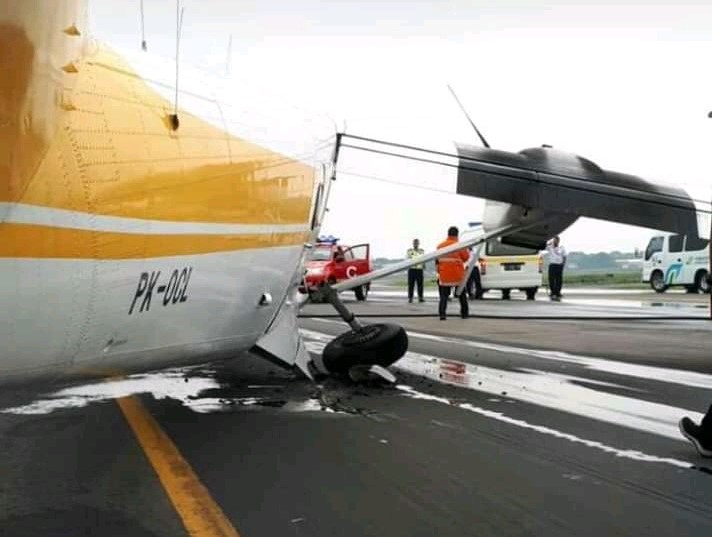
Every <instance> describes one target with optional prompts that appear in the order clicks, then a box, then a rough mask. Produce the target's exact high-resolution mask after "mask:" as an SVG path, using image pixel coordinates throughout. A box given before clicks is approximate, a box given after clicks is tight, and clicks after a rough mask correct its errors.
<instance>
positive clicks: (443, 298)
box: [438, 285, 450, 319]
mask: <svg viewBox="0 0 712 537" xmlns="http://www.w3.org/2000/svg"><path fill="white" fill-rule="evenodd" d="M438 292H439V293H440V302H439V303H438V313H439V314H440V318H441V319H444V318H445V316H446V315H447V299H448V298H449V297H450V286H448V285H439V286H438Z"/></svg>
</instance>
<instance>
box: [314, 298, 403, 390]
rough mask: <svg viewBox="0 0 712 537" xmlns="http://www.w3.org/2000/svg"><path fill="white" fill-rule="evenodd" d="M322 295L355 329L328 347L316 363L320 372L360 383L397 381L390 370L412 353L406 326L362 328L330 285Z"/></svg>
mask: <svg viewBox="0 0 712 537" xmlns="http://www.w3.org/2000/svg"><path fill="white" fill-rule="evenodd" d="M319 294H320V295H321V296H322V297H323V298H324V299H325V300H328V301H329V302H330V303H331V305H332V306H334V308H335V309H336V311H338V312H339V314H340V315H341V317H342V319H343V320H344V321H346V322H347V323H348V324H349V326H350V327H351V330H349V331H348V332H345V333H343V334H341V335H339V336H337V337H336V338H335V339H333V340H332V341H330V342H329V343H328V344H327V345H326V347H325V348H324V351H323V353H322V355H321V357H319V358H317V359H316V360H315V362H314V368H315V369H316V372H317V373H321V374H336V375H348V376H349V377H350V378H351V379H352V380H354V381H357V382H358V381H363V380H368V379H374V378H375V379H380V380H384V381H386V382H390V383H393V382H395V380H396V379H395V377H394V376H393V374H392V373H390V372H389V371H388V370H387V369H386V368H387V367H388V366H390V365H391V364H393V363H394V362H395V361H396V360H398V359H399V358H401V357H402V356H403V355H404V354H405V353H406V351H407V350H408V335H407V334H406V332H405V330H404V329H403V327H402V326H399V325H397V324H390V323H378V324H370V325H366V326H361V324H360V323H359V322H358V321H357V320H356V317H355V316H354V314H353V313H351V311H349V310H348V308H346V306H345V305H344V303H343V302H341V299H340V298H339V295H338V293H337V292H336V291H335V290H334V289H332V288H331V286H329V285H326V286H325V287H324V288H322V289H320V290H319Z"/></svg>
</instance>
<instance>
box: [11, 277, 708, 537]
mask: <svg viewBox="0 0 712 537" xmlns="http://www.w3.org/2000/svg"><path fill="white" fill-rule="evenodd" d="M374 291H377V289H374ZM566 295H567V296H566V298H565V301H564V302H562V303H550V302H548V301H544V300H542V301H536V302H534V303H529V302H526V301H524V300H517V299H516V297H515V299H513V300H512V301H510V302H509V303H505V302H502V301H499V300H486V301H482V302H479V301H478V302H476V303H473V304H472V311H473V312H489V313H492V314H493V315H506V314H508V313H512V312H514V311H515V310H516V313H517V314H518V315H520V316H527V315H531V316H534V317H541V316H547V315H556V316H560V315H561V313H562V312H569V313H570V314H571V316H572V317H573V316H586V315H588V316H595V315H596V314H597V313H600V312H608V313H609V314H611V315H613V314H615V315H623V316H633V315H635V314H636V313H640V312H641V311H644V312H645V313H646V314H648V313H650V314H651V315H652V314H653V313H652V312H656V313H654V315H658V316H659V318H658V319H657V320H653V321H637V320H632V319H614V320H606V321H601V320H596V319H588V320H579V319H574V320H563V321H551V320H545V319H544V320H542V319H538V318H537V319H530V320H526V319H525V320H510V319H505V318H500V319H478V318H473V319H467V320H462V319H459V318H457V317H455V316H452V317H451V318H450V319H448V321H446V322H440V321H438V320H437V319H434V318H431V317H414V318H405V319H401V322H402V323H403V324H404V326H406V327H407V328H408V330H409V338H410V351H409V353H408V355H407V356H406V357H405V358H403V359H402V360H401V361H399V362H398V363H397V364H396V365H395V366H394V367H393V372H394V373H395V374H396V376H397V378H398V382H397V385H395V386H389V387H384V386H363V385H353V384H350V383H347V382H345V381H339V380H335V379H328V380H326V381H323V382H320V383H318V384H314V383H312V382H310V381H308V380H305V379H302V378H299V377H298V376H296V375H295V374H293V373H292V372H289V371H284V370H282V369H279V368H277V367H274V366H272V365H271V364H269V363H268V362H265V361H264V360H262V359H259V358H257V357H255V356H251V355H245V356H241V357H238V358H237V359H235V360H232V361H230V362H226V363H222V364H207V365H205V366H201V367H197V368H191V369H177V370H168V371H160V372H155V373H149V374H144V375H134V376H131V377H128V378H115V379H111V380H103V381H96V380H95V381H84V382H75V383H72V384H70V385H67V384H66V383H59V382H44V383H42V384H35V385H33V386H31V387H28V386H24V387H17V386H15V387H10V388H3V390H2V391H0V409H1V410H0V450H2V453H3V457H2V458H1V459H0V475H1V476H2V479H0V536H3V537H4V536H9V535H13V536H14V535H53V536H54V535H62V536H64V535H72V536H75V535H106V536H113V535H132V536H134V535H135V536H144V535H145V536H168V535H188V534H189V531H192V532H193V533H192V534H194V535H235V534H239V535H245V536H263V535H265V536H275V535H280V536H281V535H287V536H290V535H297V536H307V535H309V536H321V535H329V536H333V535H345V536H352V535H353V536H357V535H358V536H363V535H374V536H376V535H378V536H384V535H387V536H391V535H393V536H420V535H422V536H426V535H427V536H429V537H431V536H433V535H438V536H440V535H443V536H448V535H458V536H461V535H477V536H483V535H493V536H494V535H497V536H502V535H505V536H509V535H517V536H519V535H547V536H552V535H554V536H555V535H562V536H564V535H565V536H567V537H568V536H571V535H596V536H600V535H675V536H681V535H700V536H706V535H710V534H712V460H709V459H703V458H701V457H699V456H698V455H697V453H696V452H695V451H694V449H693V448H692V446H691V445H690V444H688V443H687V442H686V441H684V440H683V439H682V438H681V437H680V435H679V433H678V431H677V420H678V419H679V418H680V417H681V416H682V415H690V416H692V417H693V418H694V419H696V420H697V419H699V418H700V416H701V412H704V410H706V408H707V406H708V405H709V404H711V403H712V356H710V348H712V347H711V346H710V342H711V341H712V322H705V321H703V320H693V321H669V320H666V319H664V318H663V317H664V315H665V314H669V313H670V312H673V314H674V312H677V311H678V310H682V311H683V312H685V314H687V313H688V312H694V313H690V314H691V315H698V316H700V317H701V316H704V315H705V314H706V312H705V310H704V309H703V308H697V307H695V305H696V303H700V304H702V305H704V300H706V299H708V297H703V296H701V295H700V297H699V298H698V299H690V298H689V297H685V295H680V296H682V297H683V298H679V299H678V297H677V295H673V294H671V295H667V297H666V298H667V299H668V300H670V301H671V302H674V305H670V306H655V305H651V304H650V302H649V301H654V300H657V299H659V297H655V296H652V297H651V296H649V295H650V294H642V295H639V296H638V298H637V299H633V298H630V297H628V295H626V298H621V297H620V296H615V297H614V296H613V295H612V294H605V293H602V294H601V296H598V295H596V296H595V297H594V298H595V299H596V300H625V301H628V302H631V303H626V304H618V303H608V302H604V303H603V304H600V303H599V304H588V305H586V304H580V303H577V302H575V300H576V298H575V297H574V295H572V294H569V293H567V294H566ZM569 297H571V298H569ZM670 297H672V299H671V298H670ZM584 299H585V297H582V298H581V300H584ZM673 299H675V300H673ZM688 300H689V301H690V302H689V303H688V302H686V301H688ZM349 305H351V306H354V309H358V310H359V311H364V312H369V313H372V314H383V315H396V314H398V313H399V312H406V313H408V312H410V313H428V312H432V310H433V308H434V306H435V303H434V301H433V300H429V301H428V302H426V303H425V304H414V305H408V304H403V301H402V299H401V298H399V297H398V296H395V295H394V296H389V295H387V294H380V295H379V293H378V292H375V293H373V294H372V296H371V297H369V301H367V303H365V304H356V303H355V302H353V301H350V300H349ZM456 306H457V303H456V302H453V303H452V304H451V305H450V310H451V312H452V313H453V314H454V313H456ZM326 312H330V310H329V306H326V305H310V306H307V307H306V308H304V313H305V314H320V313H326ZM522 312H524V313H522ZM367 321H368V322H376V321H377V319H372V318H369V319H367ZM301 326H302V331H303V335H304V338H305V341H306V343H307V346H308V349H309V350H310V351H311V352H320V351H321V349H322V348H323V346H324V345H325V344H326V343H327V342H328V341H329V340H330V338H331V337H333V336H334V335H336V334H338V333H340V332H342V331H344V329H345V326H344V325H343V324H342V323H340V322H338V321H335V320H333V319H306V318H305V319H302V320H301Z"/></svg>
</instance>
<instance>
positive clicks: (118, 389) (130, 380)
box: [0, 368, 220, 414]
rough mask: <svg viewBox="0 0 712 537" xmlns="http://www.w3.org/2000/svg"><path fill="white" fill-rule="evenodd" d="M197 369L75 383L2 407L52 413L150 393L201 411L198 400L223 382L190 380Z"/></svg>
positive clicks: (10, 410)
mask: <svg viewBox="0 0 712 537" xmlns="http://www.w3.org/2000/svg"><path fill="white" fill-rule="evenodd" d="M195 371H196V369H195V368H176V369H167V370H165V371H160V372H157V373H147V374H142V375H132V376H130V377H125V378H119V379H115V380H108V381H105V382H94V383H90V384H82V385H80V386H72V387H70V388H65V389H63V390H59V391H57V392H55V393H53V394H50V395H48V396H46V397H44V398H42V399H39V400H37V401H35V402H33V403H30V404H28V405H23V406H18V407H12V408H5V409H2V410H0V412H2V413H6V414H49V413H50V412H54V411H55V410H60V409H65V408H81V407H85V406H87V405H88V404H91V403H100V402H103V401H109V400H112V399H119V398H121V397H129V396H131V395H136V394H141V393H150V394H152V395H153V397H155V398H156V399H167V398H170V399H176V400H178V401H180V402H181V403H183V404H184V405H186V406H189V407H190V406H191V405H192V404H193V403H194V402H195V403H196V408H194V410H196V411H198V412H200V411H201V408H200V405H202V404H203V403H206V401H205V400H203V401H199V400H196V398H197V397H198V394H199V393H200V392H202V391H204V390H208V389H211V388H218V387H219V386H220V385H219V384H218V383H217V382H216V381H215V380H214V379H213V378H210V377H207V376H191V377H190V378H189V380H188V381H187V382H186V375H187V374H188V373H191V372H195Z"/></svg>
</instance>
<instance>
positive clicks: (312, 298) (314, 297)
mask: <svg viewBox="0 0 712 537" xmlns="http://www.w3.org/2000/svg"><path fill="white" fill-rule="evenodd" d="M309 300H310V301H311V302H312V303H313V304H319V303H320V302H321V297H320V296H319V293H317V292H315V291H309Z"/></svg>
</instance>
